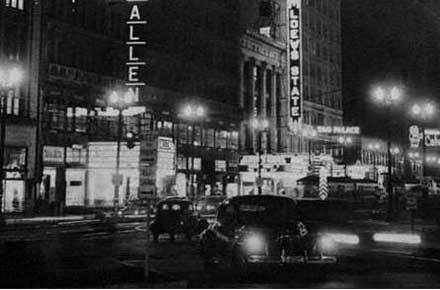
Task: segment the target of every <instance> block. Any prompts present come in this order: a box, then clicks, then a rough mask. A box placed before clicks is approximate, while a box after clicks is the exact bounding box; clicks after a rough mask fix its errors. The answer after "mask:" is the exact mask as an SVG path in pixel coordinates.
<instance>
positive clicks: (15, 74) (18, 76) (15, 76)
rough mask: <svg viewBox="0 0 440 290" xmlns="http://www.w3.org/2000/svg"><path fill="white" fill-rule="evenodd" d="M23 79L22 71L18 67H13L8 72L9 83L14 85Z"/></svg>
mask: <svg viewBox="0 0 440 290" xmlns="http://www.w3.org/2000/svg"><path fill="white" fill-rule="evenodd" d="M22 79H23V73H22V71H21V70H20V69H18V68H16V67H14V68H13V69H12V70H11V72H10V74H9V84H10V85H16V84H18V83H20V82H21V80H22Z"/></svg>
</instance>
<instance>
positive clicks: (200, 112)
mask: <svg viewBox="0 0 440 290" xmlns="http://www.w3.org/2000/svg"><path fill="white" fill-rule="evenodd" d="M196 115H197V117H203V116H204V115H205V109H203V107H202V106H198V107H197V109H196Z"/></svg>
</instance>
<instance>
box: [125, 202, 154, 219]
mask: <svg viewBox="0 0 440 290" xmlns="http://www.w3.org/2000/svg"><path fill="white" fill-rule="evenodd" d="M148 205H150V216H154V214H155V211H156V208H155V206H154V203H153V202H152V201H148V200H141V199H140V200H133V201H130V202H129V203H128V204H127V205H126V206H124V207H122V208H121V209H119V210H118V211H117V216H118V217H146V216H147V210H148Z"/></svg>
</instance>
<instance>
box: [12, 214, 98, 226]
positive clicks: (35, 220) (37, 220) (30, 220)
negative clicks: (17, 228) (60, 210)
mask: <svg viewBox="0 0 440 290" xmlns="http://www.w3.org/2000/svg"><path fill="white" fill-rule="evenodd" d="M93 219H96V214H86V215H68V216H36V217H9V218H8V217H6V219H5V224H6V225H17V224H22V225H23V224H41V223H43V224H44V223H49V224H52V223H60V222H69V221H83V220H93Z"/></svg>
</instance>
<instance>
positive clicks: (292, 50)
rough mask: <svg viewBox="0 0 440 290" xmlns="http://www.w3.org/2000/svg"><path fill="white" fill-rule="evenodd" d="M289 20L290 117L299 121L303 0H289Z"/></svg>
mask: <svg viewBox="0 0 440 290" xmlns="http://www.w3.org/2000/svg"><path fill="white" fill-rule="evenodd" d="M287 19H288V21H289V29H288V39H289V50H288V52H289V60H288V61H289V96H290V97H289V98H290V117H291V119H292V121H298V120H299V118H300V117H301V105H302V104H301V102H302V96H301V95H302V87H301V58H302V55H301V54H302V51H301V37H302V35H301V0H289V1H288V3H287Z"/></svg>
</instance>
